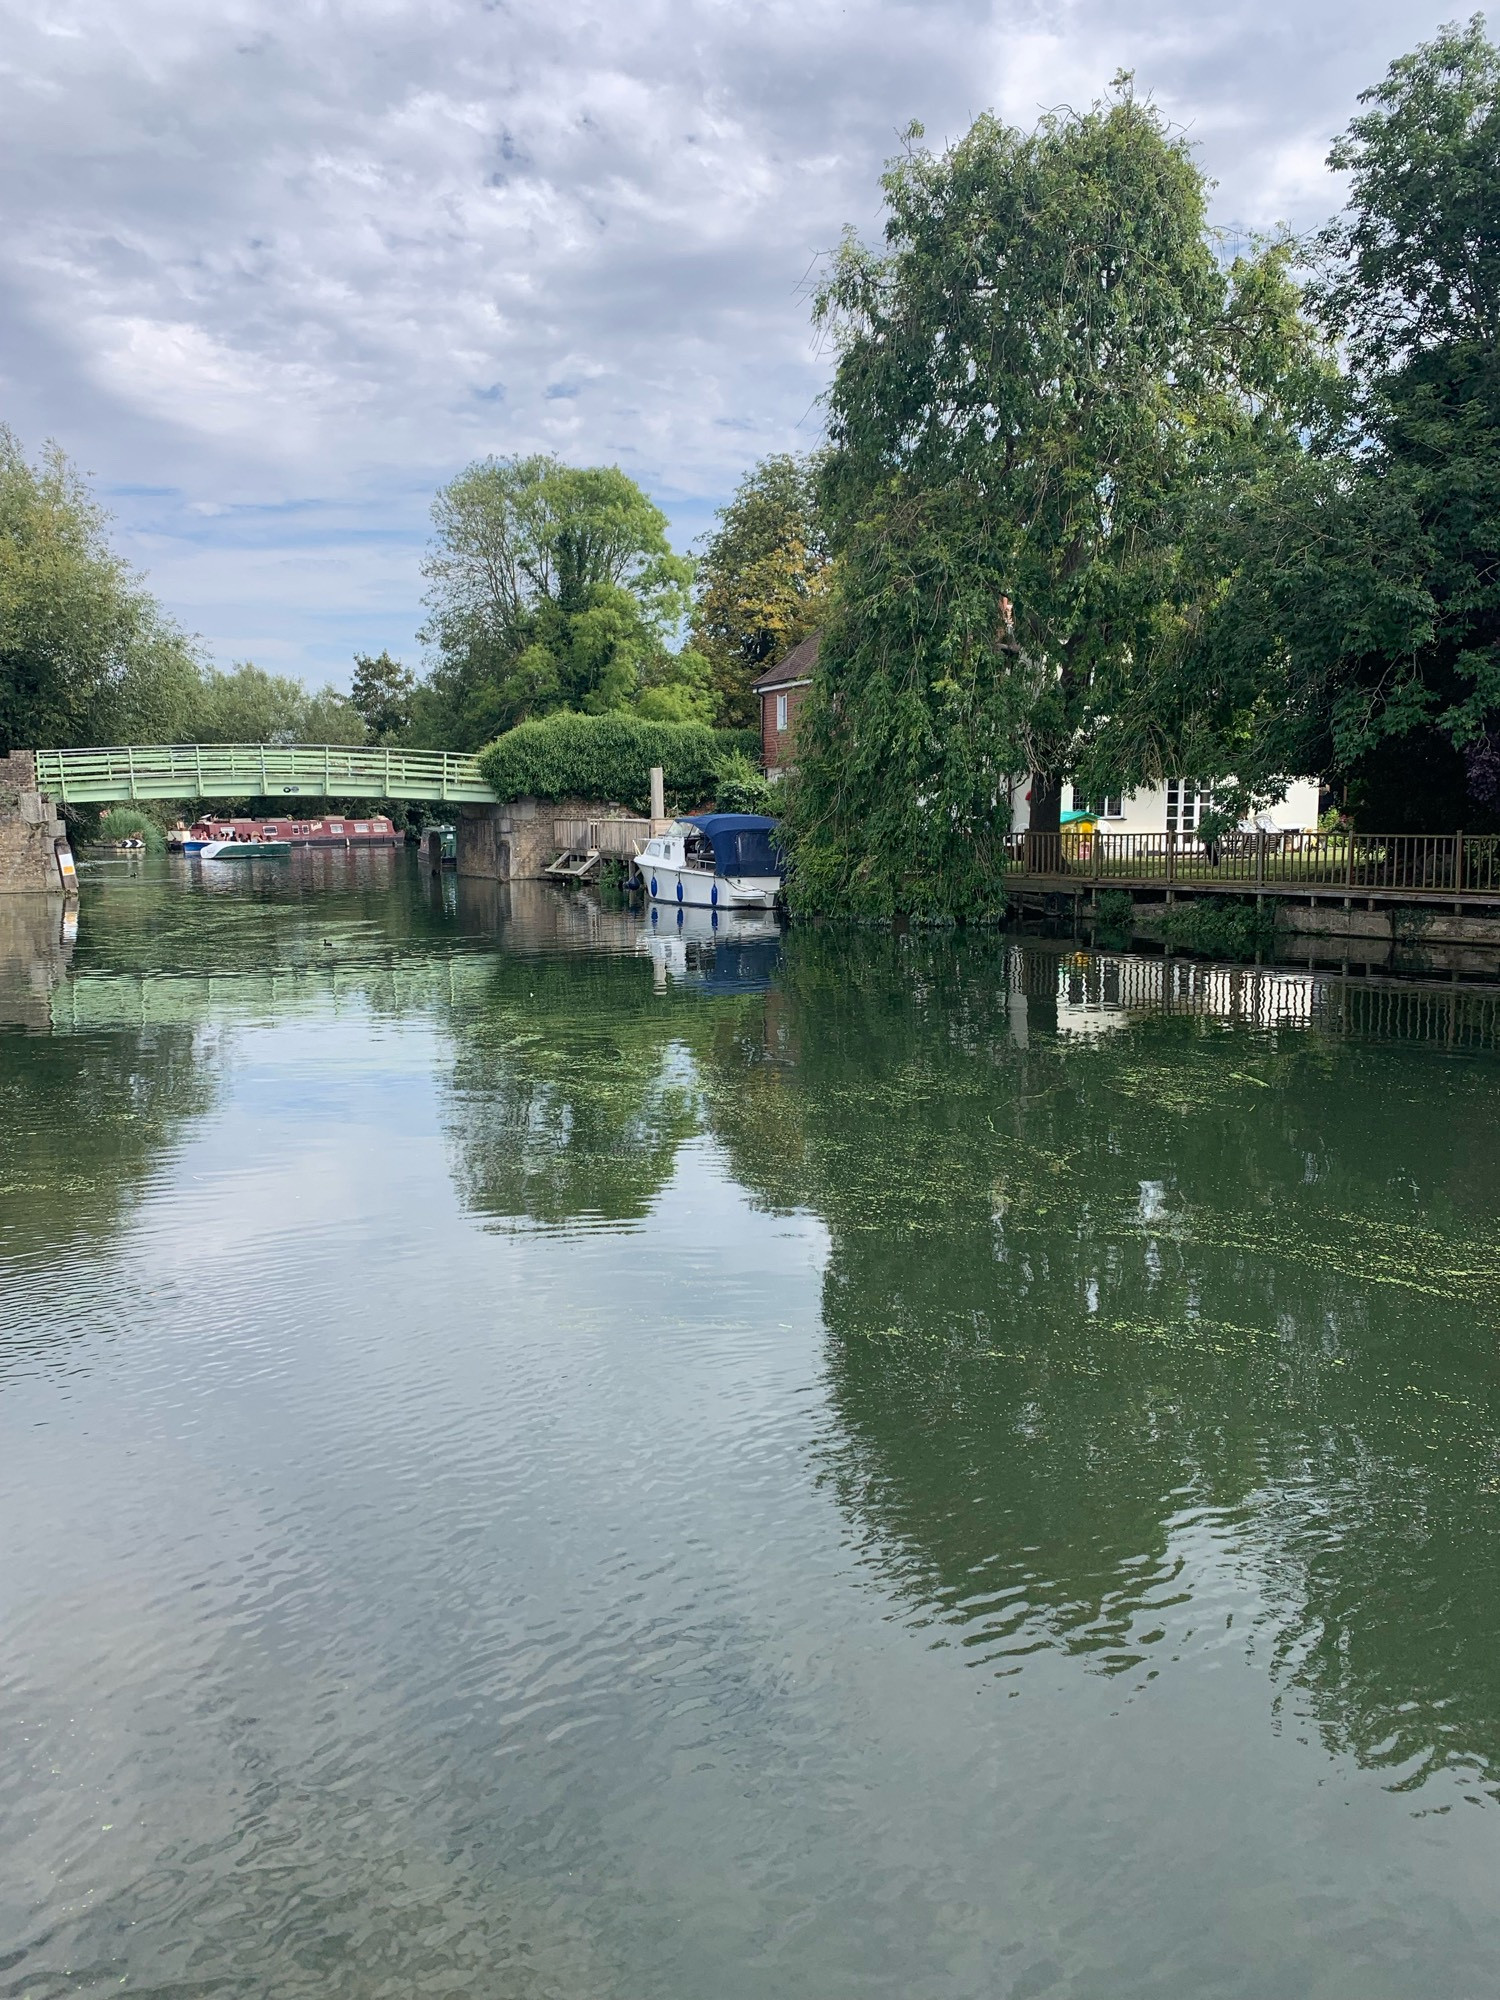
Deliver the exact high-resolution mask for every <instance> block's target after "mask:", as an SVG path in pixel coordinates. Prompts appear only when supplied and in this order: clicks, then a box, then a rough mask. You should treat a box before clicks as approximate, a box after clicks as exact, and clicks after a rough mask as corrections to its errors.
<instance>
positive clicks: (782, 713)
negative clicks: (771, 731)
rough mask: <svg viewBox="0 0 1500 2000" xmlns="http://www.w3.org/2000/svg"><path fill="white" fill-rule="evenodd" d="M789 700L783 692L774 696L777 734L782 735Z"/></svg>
mask: <svg viewBox="0 0 1500 2000" xmlns="http://www.w3.org/2000/svg"><path fill="white" fill-rule="evenodd" d="M789 701H790V697H789V696H787V695H784V694H779V695H777V697H776V734H777V735H778V736H780V735H782V734H783V733H784V732H785V730H786V718H787V708H788V705H789Z"/></svg>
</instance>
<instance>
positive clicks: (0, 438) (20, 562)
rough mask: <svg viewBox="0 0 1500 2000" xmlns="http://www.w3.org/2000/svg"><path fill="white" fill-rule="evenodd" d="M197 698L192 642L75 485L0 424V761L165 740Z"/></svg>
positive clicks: (69, 471) (61, 467)
mask: <svg viewBox="0 0 1500 2000" xmlns="http://www.w3.org/2000/svg"><path fill="white" fill-rule="evenodd" d="M197 692H198V660H197V656H196V654H195V652H194V649H193V647H192V645H191V643H190V642H189V641H188V639H187V638H186V637H185V636H184V635H183V634H182V633H181V632H180V631H179V630H178V629H177V628H176V626H174V625H173V624H172V622H171V620H170V619H169V618H167V617H166V616H165V615H164V613H163V612H162V611H161V609H160V607H159V606H158V605H157V603H156V601H155V599H154V598H153V597H152V596H151V595H150V593H149V592H148V591H147V590H146V589H145V587H144V586H143V584H142V583H141V580H140V578H139V577H137V576H136V575H135V573H134V572H133V571H132V570H131V569H130V568H129V567H128V565H127V564H126V563H124V562H123V561H122V560H121V558H120V557H119V556H118V555H116V554H115V552H114V551H113V550H112V549H111V548H110V546H109V539H108V523H107V518H106V516H105V514H104V512H103V510H102V509H101V508H100V507H99V506H98V505H97V503H96V502H95V501H94V500H93V498H92V497H91V495H90V493H89V491H88V488H87V487H86V486H85V484H84V482H83V480H82V479H81V478H80V476H79V474H78V473H77V472H76V470H75V469H74V468H73V467H72V466H71V465H70V464H69V462H68V460H67V459H66V457H65V456H64V455H63V453H62V452H60V451H58V450H57V449H55V448H51V447H49V448H48V449H47V450H46V451H44V452H43V453H42V455H41V457H40V459H39V460H38V461H37V462H35V463H32V462H31V461H30V460H29V459H28V458H27V457H26V454H25V452H24V451H23V450H22V447H21V444H20V441H19V440H18V439H17V437H16V436H15V434H14V433H13V432H12V431H10V430H8V429H7V428H6V427H5V426H4V425H0V755H4V754H6V753H7V752H9V751H10V750H13V749H23V748H24V749H36V748H41V747H47V748H65V747H67V746H70V745H73V744H87V743H129V742H141V741H150V740H158V741H159V740H162V739H166V740H169V741H170V740H171V739H172V738H173V737H174V736H175V735H177V734H179V733H180V732H181V729H182V727H183V725H184V723H185V720H186V718H187V717H188V716H189V715H190V714H191V712H192V707H193V704H194V702H195V701H196V699H197Z"/></svg>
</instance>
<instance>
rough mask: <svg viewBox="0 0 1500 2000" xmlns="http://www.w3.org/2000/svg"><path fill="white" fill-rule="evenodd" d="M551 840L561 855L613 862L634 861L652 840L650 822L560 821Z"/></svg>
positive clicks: (634, 820)
mask: <svg viewBox="0 0 1500 2000" xmlns="http://www.w3.org/2000/svg"><path fill="white" fill-rule="evenodd" d="M552 838H553V840H554V841H555V842H556V843H557V847H558V850H559V852H562V853H567V854H603V855H605V856H607V857H608V858H610V859H611V860H617V861H633V860H634V859H635V857H636V855H637V854H638V853H639V852H640V850H641V848H643V847H644V846H645V844H646V842H647V841H648V840H649V839H650V838H651V822H650V820H649V819H557V820H554V821H553V822H552Z"/></svg>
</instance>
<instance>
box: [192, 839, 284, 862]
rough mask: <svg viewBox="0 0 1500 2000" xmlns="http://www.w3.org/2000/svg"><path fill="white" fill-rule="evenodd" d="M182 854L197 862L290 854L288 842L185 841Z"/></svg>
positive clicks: (249, 859) (240, 859)
mask: <svg viewBox="0 0 1500 2000" xmlns="http://www.w3.org/2000/svg"><path fill="white" fill-rule="evenodd" d="M182 851H183V853H184V854H191V855H195V856H196V857H197V859H198V860H199V861H253V860H255V858H256V857H257V856H258V855H259V856H261V857H264V856H265V855H267V854H270V855H273V856H274V855H278V854H290V853H291V851H292V843H291V842H290V841H289V840H264V839H262V840H185V841H184V842H183V843H182Z"/></svg>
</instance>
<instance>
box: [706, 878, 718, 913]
mask: <svg viewBox="0 0 1500 2000" xmlns="http://www.w3.org/2000/svg"><path fill="white" fill-rule="evenodd" d="M708 900H709V902H710V903H712V904H713V906H714V908H715V909H717V908H718V907H719V885H718V883H717V882H715V884H714V886H713V887H712V888H711V889H710V890H709V892H708Z"/></svg>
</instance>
